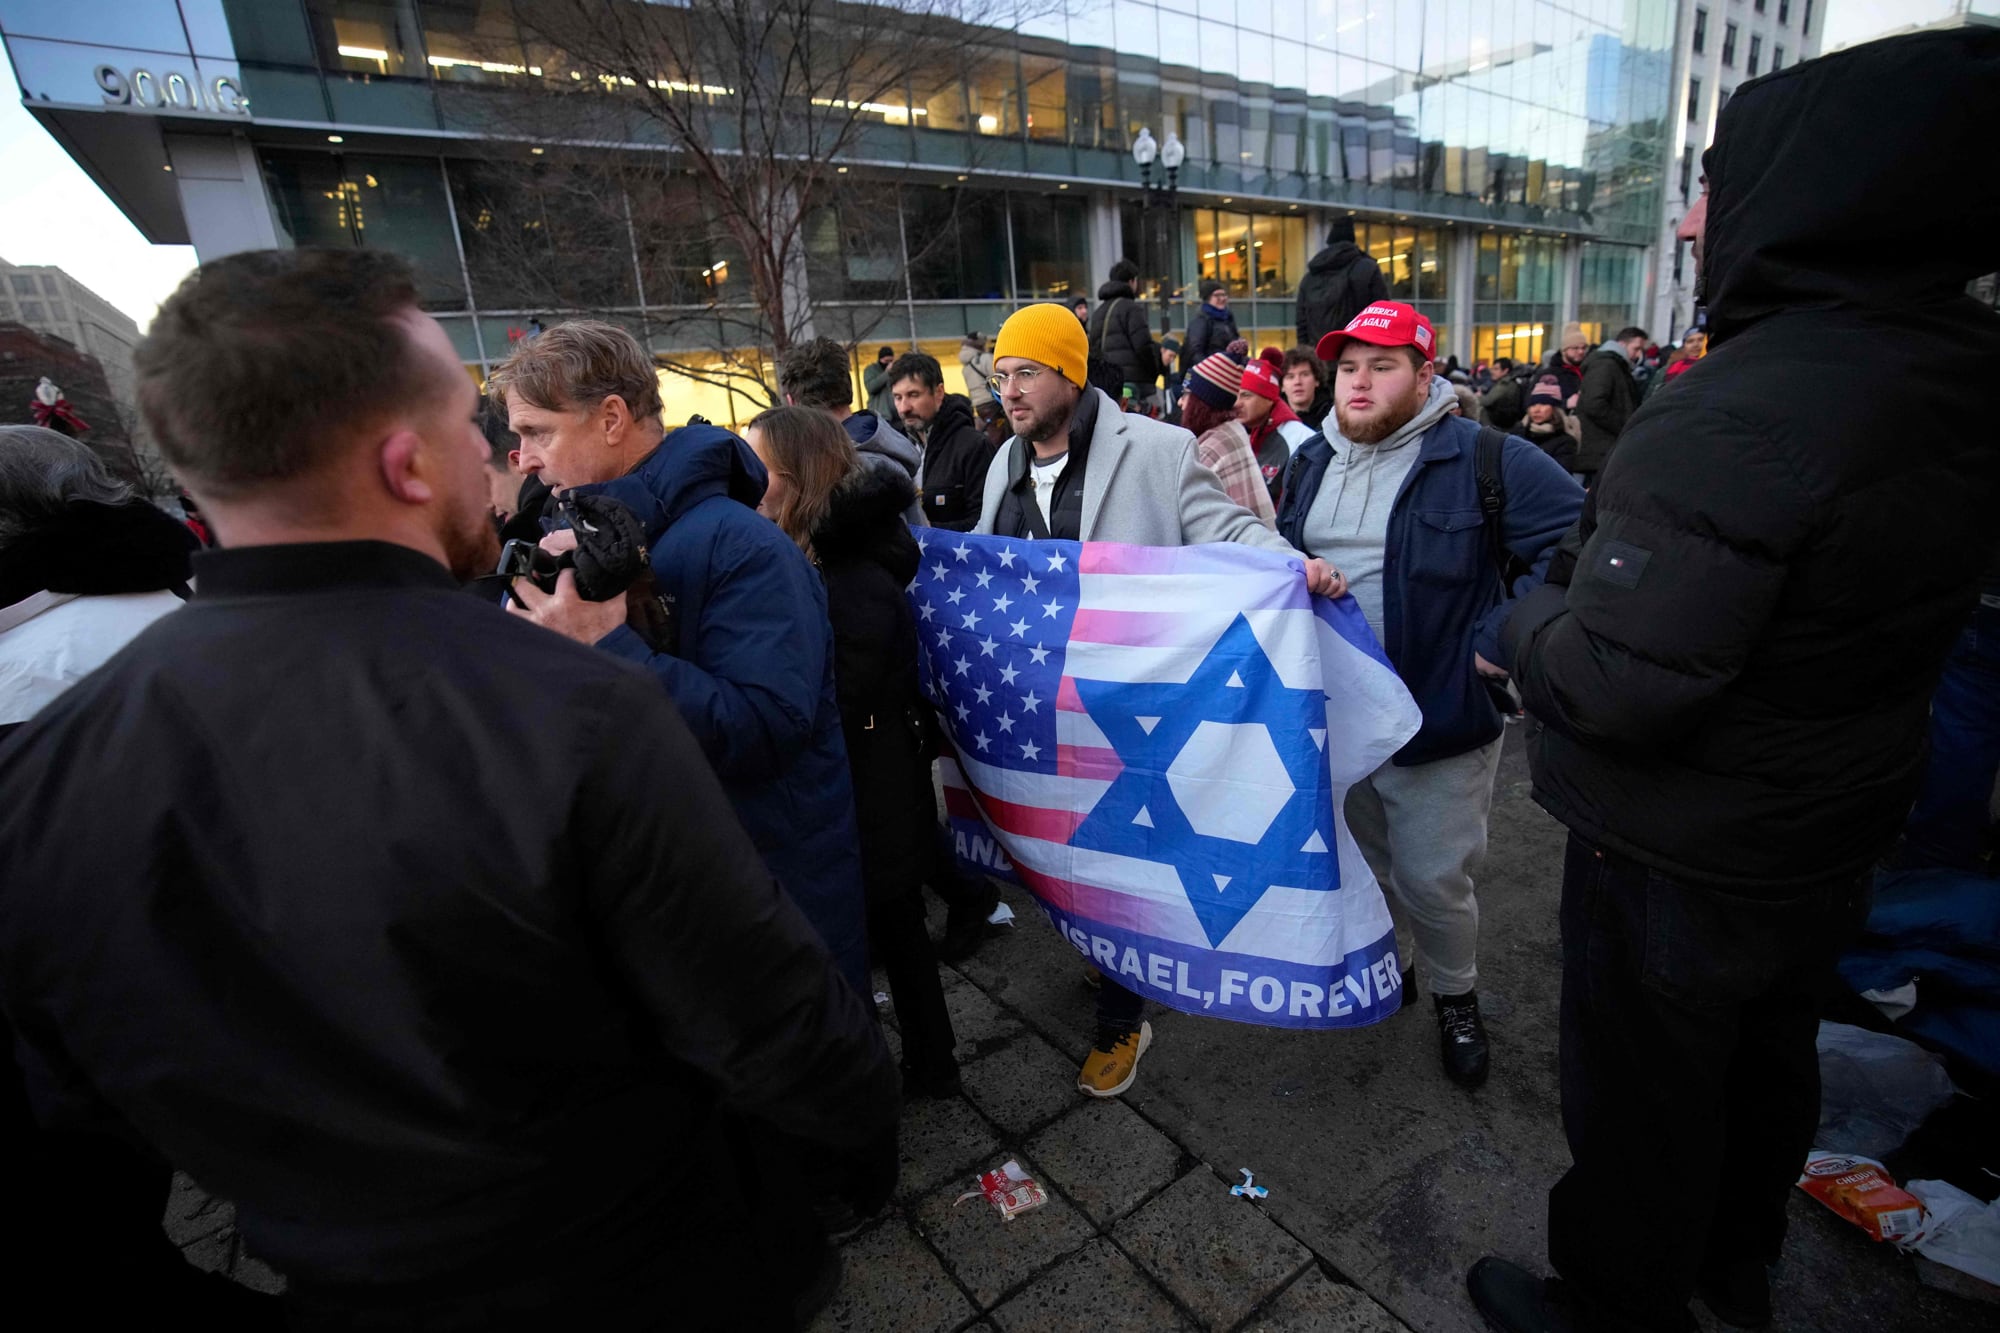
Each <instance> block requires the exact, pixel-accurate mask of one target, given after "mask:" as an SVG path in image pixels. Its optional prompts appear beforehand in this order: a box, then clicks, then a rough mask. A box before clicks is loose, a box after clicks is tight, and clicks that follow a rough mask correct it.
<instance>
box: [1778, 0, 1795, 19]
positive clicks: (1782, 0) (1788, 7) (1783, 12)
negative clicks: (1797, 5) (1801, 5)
mask: <svg viewBox="0 0 2000 1333" xmlns="http://www.w3.org/2000/svg"><path fill="white" fill-rule="evenodd" d="M1791 21H1792V0H1778V22H1780V23H1790V22H1791Z"/></svg>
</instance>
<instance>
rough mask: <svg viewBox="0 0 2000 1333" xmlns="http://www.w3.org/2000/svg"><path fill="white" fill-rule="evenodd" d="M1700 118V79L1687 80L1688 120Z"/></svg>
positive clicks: (1691, 121)
mask: <svg viewBox="0 0 2000 1333" xmlns="http://www.w3.org/2000/svg"><path fill="white" fill-rule="evenodd" d="M1700 119H1701V80H1700V79H1689V80H1688V122H1689V123H1690V124H1692V123H1693V122H1695V121H1698V120H1700Z"/></svg>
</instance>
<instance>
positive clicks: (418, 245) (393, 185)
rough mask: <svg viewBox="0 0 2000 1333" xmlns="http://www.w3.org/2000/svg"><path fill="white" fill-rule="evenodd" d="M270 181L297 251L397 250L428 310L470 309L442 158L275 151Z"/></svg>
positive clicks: (269, 161) (269, 162)
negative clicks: (410, 268) (328, 247)
mask: <svg viewBox="0 0 2000 1333" xmlns="http://www.w3.org/2000/svg"><path fill="white" fill-rule="evenodd" d="M264 178H265V181H266V183H267V185H268V187H269V189H270V191H271V196H272V202H273V203H274V204H275V205H276V206H277V214H278V217H277V220H278V223H279V225H280V226H282V227H283V228H284V230H285V233H286V235H287V236H289V237H290V238H291V240H292V242H293V244H295V245H331V246H340V247H351V248H353V249H356V250H369V249H380V250H392V251H394V252H396V253H397V254H400V255H402V256H404V257H405V258H407V259H409V260H410V262H411V263H412V264H413V265H415V267H416V270H417V276H418V282H417V286H418V292H419V295H420V298H421V300H422V303H423V305H424V308H425V309H439V308H444V309H462V308H463V307H464V305H465V284H464V281H463V278H462V276H461V272H460V269H459V259H458V245H457V241H456V239H455V238H454V237H453V235H452V231H451V224H450V222H449V221H448V219H449V217H450V213H449V210H448V208H447V206H446V204H445V195H444V178H443V176H442V175H441V174H440V173H439V170H438V161H437V159H436V158H429V157H425V158H418V157H362V156H349V157H336V156H333V155H330V154H322V153H303V152H285V151H274V152H271V153H269V154H267V155H266V156H265V158H264ZM627 262H628V264H629V262H630V261H629V260H628V261H627Z"/></svg>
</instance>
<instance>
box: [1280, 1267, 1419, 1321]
mask: <svg viewBox="0 0 2000 1333" xmlns="http://www.w3.org/2000/svg"><path fill="white" fill-rule="evenodd" d="M1240 1333H1409V1330H1408V1328H1407V1326H1406V1325H1405V1324H1404V1323H1403V1321H1402V1320H1400V1319H1398V1318H1396V1316H1394V1315H1392V1314H1390V1313H1389V1312H1388V1311H1387V1310H1385V1309H1383V1308H1382V1307H1381V1306H1379V1305H1377V1304H1376V1303H1375V1302H1374V1301H1373V1300H1371V1299H1369V1297H1368V1295H1367V1293H1365V1292H1363V1291H1361V1290H1359V1289H1357V1288H1355V1287H1343V1286H1342V1285H1340V1283H1338V1282H1335V1281H1334V1280H1333V1279H1331V1278H1329V1277H1328V1276H1327V1275H1326V1274H1324V1273H1322V1272H1320V1271H1319V1269H1317V1268H1313V1269H1309V1270H1307V1271H1306V1273H1305V1274H1304V1275H1303V1276H1301V1277H1300V1278H1299V1280H1298V1281H1297V1282H1294V1283H1293V1284H1292V1285H1291V1286H1289V1287H1286V1288H1285V1289H1284V1291H1283V1292H1281V1293H1279V1295H1278V1298H1277V1299H1276V1300H1274V1301H1272V1302H1271V1303H1270V1305H1268V1306H1266V1307H1265V1308H1264V1310H1263V1311H1262V1312H1261V1313H1260V1314H1258V1316H1257V1317H1256V1318H1254V1319H1252V1320H1251V1321H1250V1322H1249V1323H1247V1324H1245V1325H1243V1328H1242V1329H1241V1330H1240Z"/></svg>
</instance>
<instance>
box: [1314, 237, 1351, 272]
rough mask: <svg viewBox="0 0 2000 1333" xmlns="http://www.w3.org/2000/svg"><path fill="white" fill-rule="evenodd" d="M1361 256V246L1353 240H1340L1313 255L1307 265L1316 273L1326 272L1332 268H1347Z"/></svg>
mask: <svg viewBox="0 0 2000 1333" xmlns="http://www.w3.org/2000/svg"><path fill="white" fill-rule="evenodd" d="M1359 258H1361V247H1360V246H1358V245H1356V244H1355V243H1354V242H1353V241H1340V242H1337V243H1335V244H1333V245H1329V246H1328V247H1326V249H1324V250H1322V251H1320V252H1319V253H1318V254H1316V255H1314V256H1313V257H1312V262H1310V263H1308V264H1307V265H1306V267H1307V268H1308V269H1310V270H1312V271H1313V272H1314V273H1325V272H1328V271H1329V270H1332V269H1337V268H1346V267H1347V266H1348V265H1349V264H1352V263H1353V262H1354V261H1355V260H1357V259H1359Z"/></svg>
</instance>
